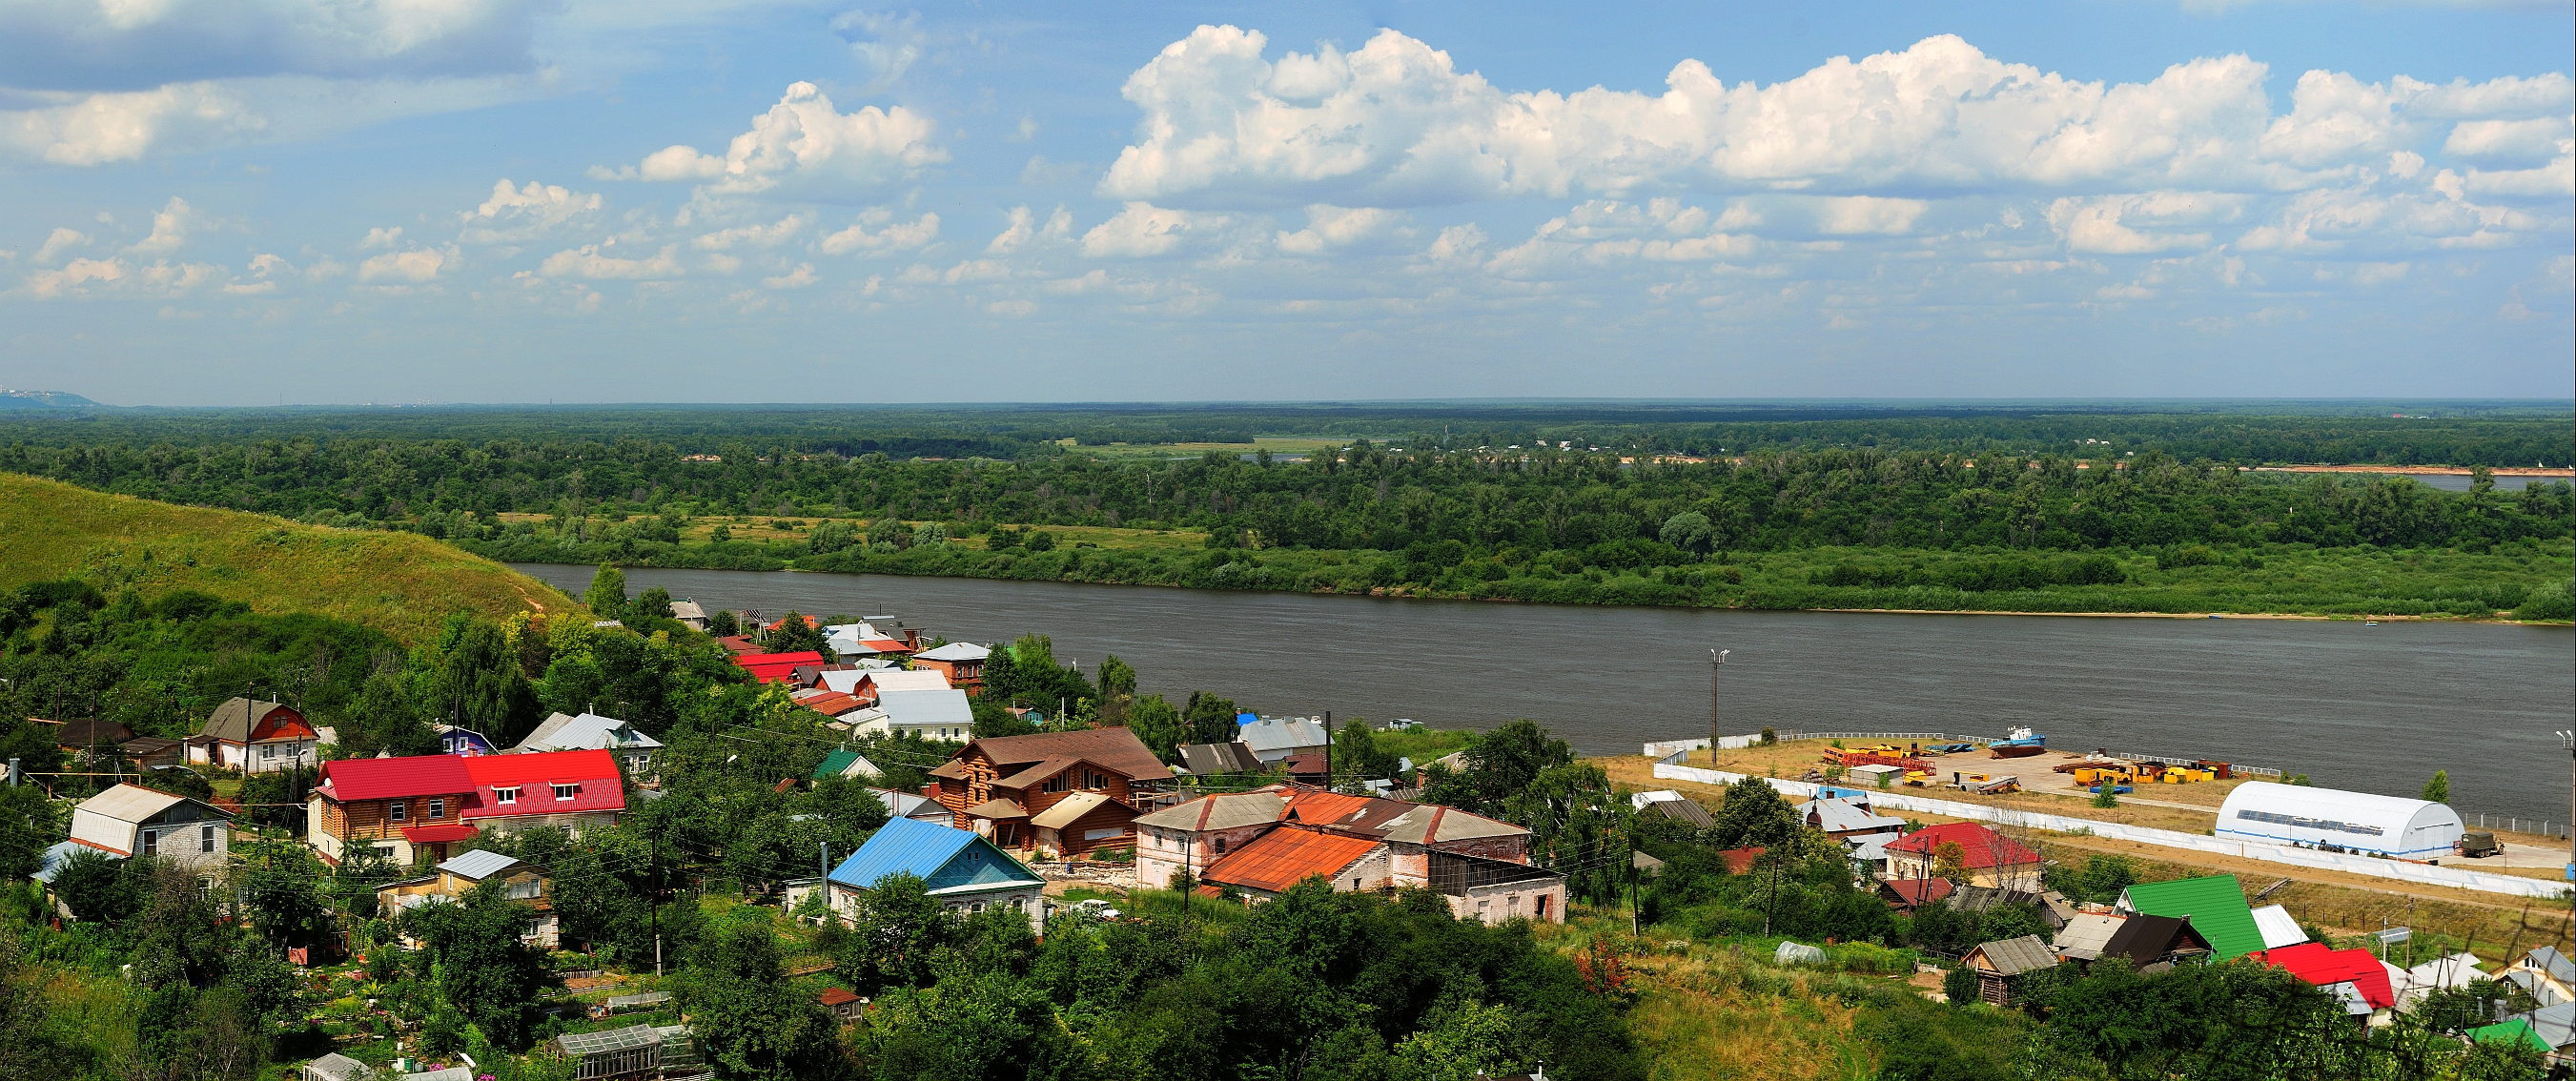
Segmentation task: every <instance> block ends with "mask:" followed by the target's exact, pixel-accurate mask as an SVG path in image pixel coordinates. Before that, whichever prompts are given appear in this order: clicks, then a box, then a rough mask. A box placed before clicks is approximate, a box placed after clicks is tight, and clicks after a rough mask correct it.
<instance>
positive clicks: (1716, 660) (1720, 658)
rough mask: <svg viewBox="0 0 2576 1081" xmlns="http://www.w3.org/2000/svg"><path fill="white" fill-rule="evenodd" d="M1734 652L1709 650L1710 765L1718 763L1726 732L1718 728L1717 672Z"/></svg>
mask: <svg viewBox="0 0 2576 1081" xmlns="http://www.w3.org/2000/svg"><path fill="white" fill-rule="evenodd" d="M1732 652H1734V651H1733V650H1727V649H1712V650H1709V651H1708V764H1709V765H1710V766H1715V765H1717V741H1718V739H1719V738H1720V737H1722V736H1723V735H1724V734H1725V733H1722V732H1719V731H1718V730H1717V725H1718V719H1717V673H1718V670H1719V669H1721V668H1724V667H1726V655H1727V654H1729V653H1732ZM1682 760H1683V761H1685V762H1687V761H1689V760H1690V759H1689V756H1688V755H1684V756H1683V759H1682Z"/></svg>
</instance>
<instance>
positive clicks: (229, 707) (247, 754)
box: [182, 698, 322, 773]
mask: <svg viewBox="0 0 2576 1081" xmlns="http://www.w3.org/2000/svg"><path fill="white" fill-rule="evenodd" d="M182 742H184V743H185V744H186V745H187V747H188V761H190V762H193V763H197V764H199V765H207V766H213V767H216V768H217V769H237V770H241V771H242V772H244V773H267V772H269V771H271V770H281V769H289V768H293V767H295V766H298V765H305V766H309V765H312V764H313V763H314V762H316V761H318V760H319V755H320V751H321V745H322V735H321V733H320V732H317V731H315V730H314V728H313V725H312V724H311V723H309V722H307V721H306V720H305V719H304V715H303V714H301V713H298V712H296V711H295V709H294V707H291V706H286V705H282V704H280V703H276V702H259V701H254V700H252V699H248V698H233V699H229V700H227V701H225V702H224V704H222V705H220V706H216V707H215V710H214V712H213V713H210V714H208V715H207V716H206V724H205V727H203V728H201V729H199V730H198V732H197V734H196V735H193V736H190V737H188V738H187V739H186V740H184V741H182Z"/></svg>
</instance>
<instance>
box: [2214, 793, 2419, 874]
mask: <svg viewBox="0 0 2576 1081" xmlns="http://www.w3.org/2000/svg"><path fill="white" fill-rule="evenodd" d="M2218 836H2221V837H2228V838H2234V839H2236V840H2240V841H2266V842H2270V843H2272V844H2286V845H2297V846H2299V847H2302V848H2322V849H2328V850H2333V851H2344V852H2361V853H2367V854H2371V855H2379V856H2389V857H2393V858H2396V859H2406V860H2439V859H2441V858H2442V857H2444V856H2447V855H2450V854H2451V846H2452V844H2453V843H2454V842H2456V841H2458V840H2459V839H2460V816H2459V814H2458V813H2457V812H2454V811H2452V810H2451V809H2450V808H2449V807H2446V806H2444V805H2442V804H2439V803H2427V802H2425V801H2423V800H2420V799H2401V798H2399V797H2396V796H2378V795H2372V794H2370V793H2368V792H2343V791H2338V790H2335V789H2332V788H2310V787H2308V786H2306V785H2287V784H2272V783H2270V782H2268V781H2249V782H2246V783H2245V784H2242V785H2238V786H2237V788H2236V791H2234V792H2230V793H2228V794H2227V802H2226V804H2225V805H2223V806H2221V807H2220V808H2219V809H2218Z"/></svg>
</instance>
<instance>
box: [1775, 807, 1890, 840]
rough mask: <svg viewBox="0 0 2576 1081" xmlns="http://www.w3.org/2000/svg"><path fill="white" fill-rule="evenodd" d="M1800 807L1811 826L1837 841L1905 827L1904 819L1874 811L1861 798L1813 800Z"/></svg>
mask: <svg viewBox="0 0 2576 1081" xmlns="http://www.w3.org/2000/svg"><path fill="white" fill-rule="evenodd" d="M1798 810H1799V812H1800V813H1801V814H1802V815H1803V817H1804V818H1805V820H1806V823H1807V824H1808V825H1810V826H1814V827H1815V828H1817V829H1820V830H1823V831H1824V833H1825V836H1827V837H1831V838H1833V839H1834V840H1837V841H1843V840H1849V839H1852V838H1855V837H1870V836H1875V835H1877V834H1882V833H1901V832H1904V830H1905V820H1904V819H1902V818H1889V817H1887V816H1885V815H1881V814H1877V813H1874V812H1873V811H1871V810H1870V806H1869V804H1868V802H1867V801H1865V800H1861V799H1857V798H1853V799H1819V800H1809V801H1808V802H1807V804H1806V806H1804V807H1800V808H1798Z"/></svg>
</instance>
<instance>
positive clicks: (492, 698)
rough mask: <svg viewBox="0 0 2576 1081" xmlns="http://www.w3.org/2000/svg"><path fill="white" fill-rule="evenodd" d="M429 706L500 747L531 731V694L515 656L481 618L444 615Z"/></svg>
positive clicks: (533, 718)
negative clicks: (444, 624) (444, 625)
mask: <svg viewBox="0 0 2576 1081" xmlns="http://www.w3.org/2000/svg"><path fill="white" fill-rule="evenodd" d="M436 654H437V657H438V661H437V665H436V669H435V671H436V676H435V678H434V680H433V683H432V686H433V688H434V690H433V691H432V693H431V698H430V704H432V705H433V706H435V707H437V708H439V709H441V710H443V711H444V713H443V715H444V716H448V717H454V718H455V719H456V723H458V724H461V725H463V726H465V727H467V728H470V729H473V730H475V731H477V732H481V733H483V734H485V735H487V736H490V737H491V738H492V739H493V740H495V741H497V742H499V743H501V744H502V745H505V746H506V745H510V744H515V743H517V742H519V740H521V739H523V738H525V737H526V736H527V734H528V732H529V731H530V730H532V729H534V728H535V727H536V721H537V717H536V713H535V707H536V705H537V702H536V696H535V695H534V694H532V693H530V691H529V688H528V681H527V679H526V677H525V676H523V675H521V674H520V669H519V658H518V655H517V652H516V651H515V650H513V649H511V648H510V642H509V639H508V638H507V637H506V636H505V635H503V634H502V633H501V628H500V627H499V626H497V625H495V624H492V623H487V622H484V621H482V620H477V619H470V618H467V617H463V616H455V617H450V618H449V620H448V623H447V629H446V631H445V633H443V634H441V635H440V638H439V642H438V644H437V646H436Z"/></svg>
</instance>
